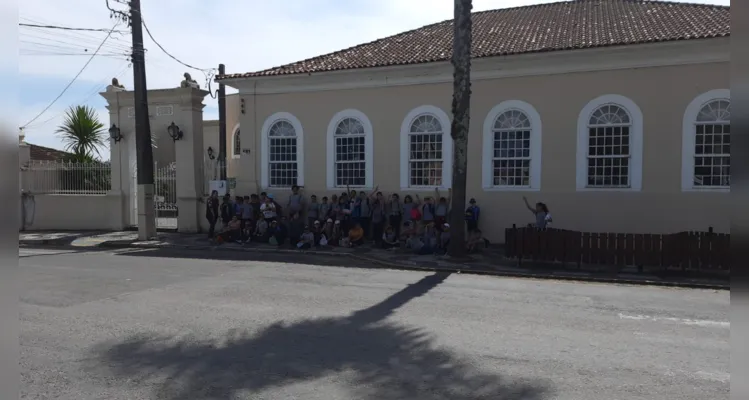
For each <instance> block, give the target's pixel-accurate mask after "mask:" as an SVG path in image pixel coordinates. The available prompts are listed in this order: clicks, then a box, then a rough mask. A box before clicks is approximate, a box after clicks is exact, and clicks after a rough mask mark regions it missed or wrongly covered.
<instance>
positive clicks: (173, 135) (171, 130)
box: [166, 121, 184, 142]
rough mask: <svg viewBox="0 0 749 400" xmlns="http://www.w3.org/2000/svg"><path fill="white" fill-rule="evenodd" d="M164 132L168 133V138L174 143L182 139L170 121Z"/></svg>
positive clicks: (178, 130)
mask: <svg viewBox="0 0 749 400" xmlns="http://www.w3.org/2000/svg"><path fill="white" fill-rule="evenodd" d="M166 131H167V132H169V137H171V138H172V140H174V141H175V142H176V141H178V140H180V139H182V136H183V135H184V134H183V133H182V130H181V129H179V126H177V125H176V124H175V123H174V121H172V123H171V124H170V125H169V127H167V128H166Z"/></svg>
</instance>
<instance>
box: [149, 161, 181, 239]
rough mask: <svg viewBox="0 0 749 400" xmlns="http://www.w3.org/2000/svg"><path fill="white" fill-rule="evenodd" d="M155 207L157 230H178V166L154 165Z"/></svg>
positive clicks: (173, 164) (172, 164)
mask: <svg viewBox="0 0 749 400" xmlns="http://www.w3.org/2000/svg"><path fill="white" fill-rule="evenodd" d="M153 171H154V182H153V183H154V196H153V206H154V208H155V211H156V212H155V214H156V228H157V229H177V215H178V210H177V164H176V163H170V164H168V165H166V166H164V167H159V166H158V165H156V164H154V168H153Z"/></svg>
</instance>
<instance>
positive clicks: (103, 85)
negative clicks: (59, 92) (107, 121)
mask: <svg viewBox="0 0 749 400" xmlns="http://www.w3.org/2000/svg"><path fill="white" fill-rule="evenodd" d="M128 69H130V64H126V65H125V66H124V67H123V68H120V69H119V72H117V74H115V76H114V77H115V78H117V79H120V78H121V77H122V75H124V74H125V72H127V70H128ZM101 79H102V80H103V79H109V78H101ZM107 85H109V81H107V82H105V83H98V84H96V85H94V86H93V87H92V90H89V91H88V92H87V95H86V97H85V98H83V100H81V101H79V102H77V103H74V104H85V103H86V102H87V101H88V100H89V99H91V98H92V97H93V96H95V95H97V94H99V92H101V91H102V90H104V89H105V88H106V87H107ZM64 113H65V111H61V112H59V113H57V114H55V115H54V116H52V117H50V118H48V119H46V120H44V121H42V122H37V123H36V124H34V125H31V126H27V128H36V127H38V126H42V125H44V124H46V123H47V122H50V121H52V120H53V119H55V118H57V117H59V116H60V115H62V114H64Z"/></svg>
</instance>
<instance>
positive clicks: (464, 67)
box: [448, 0, 473, 257]
mask: <svg viewBox="0 0 749 400" xmlns="http://www.w3.org/2000/svg"><path fill="white" fill-rule="evenodd" d="M454 2H455V16H454V20H453V55H452V64H453V68H454V73H453V105H452V112H453V121H452V126H451V130H450V131H451V135H452V138H453V143H454V144H453V152H454V154H453V194H452V199H453V200H452V201H453V210H457V212H453V213H452V215H451V216H450V238H451V239H450V244H449V248H448V254H449V255H450V256H452V257H462V256H465V251H466V250H465V245H464V243H465V230H464V227H463V226H464V225H465V223H464V222H463V213H462V211H463V210H464V209H465V206H466V171H467V157H468V126H469V123H470V114H471V42H472V34H471V9H472V8H473V3H472V0H454Z"/></svg>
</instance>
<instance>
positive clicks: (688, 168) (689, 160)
mask: <svg viewBox="0 0 749 400" xmlns="http://www.w3.org/2000/svg"><path fill="white" fill-rule="evenodd" d="M715 100H728V101H731V90H730V89H715V90H710V91H708V92H705V93H702V94H701V95H699V96H697V97H695V98H694V99H693V100H692V101H691V102H690V103H689V105H687V108H686V110H685V111H684V120H683V121H682V134H681V190H682V191H683V192H730V191H731V188H730V187H728V188H725V187H700V186H695V185H694V156H695V154H694V151H695V136H696V133H695V129H694V125H695V123H696V122H697V115H699V113H700V110H702V107H703V106H705V105H706V104H708V103H710V102H712V101H715ZM731 145H733V143H732V144H731Z"/></svg>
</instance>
